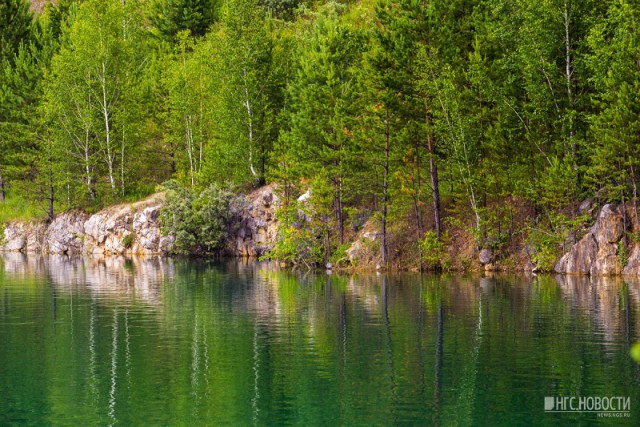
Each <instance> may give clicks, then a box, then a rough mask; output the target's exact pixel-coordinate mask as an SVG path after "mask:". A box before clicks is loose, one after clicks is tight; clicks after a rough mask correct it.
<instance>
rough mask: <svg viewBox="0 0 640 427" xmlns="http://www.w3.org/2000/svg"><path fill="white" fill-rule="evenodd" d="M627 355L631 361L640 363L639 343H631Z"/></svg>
mask: <svg viewBox="0 0 640 427" xmlns="http://www.w3.org/2000/svg"><path fill="white" fill-rule="evenodd" d="M629 354H630V356H631V358H632V359H633V360H635V361H636V362H638V363H640V342H636V343H633V345H632V346H631V349H630V350H629Z"/></svg>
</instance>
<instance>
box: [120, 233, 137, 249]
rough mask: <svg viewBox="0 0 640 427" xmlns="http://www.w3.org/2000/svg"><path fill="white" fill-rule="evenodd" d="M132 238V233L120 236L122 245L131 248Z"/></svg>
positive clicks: (133, 237) (133, 238)
mask: <svg viewBox="0 0 640 427" xmlns="http://www.w3.org/2000/svg"><path fill="white" fill-rule="evenodd" d="M134 240H135V236H134V235H133V233H131V234H127V235H126V236H124V237H123V238H122V246H124V247H125V248H126V249H131V247H132V246H133V241H134Z"/></svg>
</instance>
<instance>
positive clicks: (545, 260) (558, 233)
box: [525, 212, 589, 271]
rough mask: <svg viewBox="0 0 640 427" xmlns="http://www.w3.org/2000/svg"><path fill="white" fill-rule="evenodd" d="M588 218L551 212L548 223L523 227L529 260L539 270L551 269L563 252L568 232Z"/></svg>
mask: <svg viewBox="0 0 640 427" xmlns="http://www.w3.org/2000/svg"><path fill="white" fill-rule="evenodd" d="M588 220H589V217H588V216H578V217H575V218H568V217H567V216H565V215H563V214H557V213H554V212H551V213H550V214H549V218H548V223H546V224H537V225H530V226H528V227H527V228H526V229H525V233H526V236H525V241H526V243H527V245H529V248H530V253H529V255H530V256H531V260H532V261H533V263H534V264H535V265H536V266H537V267H538V269H540V270H541V271H552V270H553V267H554V266H555V264H556V262H557V261H558V259H559V258H560V256H561V255H562V253H563V250H566V249H567V248H563V246H562V245H563V243H564V241H565V240H566V239H567V237H568V236H569V233H570V232H572V231H573V232H575V231H576V230H578V229H579V228H580V227H582V226H584V224H585V223H586V222H587V221H588Z"/></svg>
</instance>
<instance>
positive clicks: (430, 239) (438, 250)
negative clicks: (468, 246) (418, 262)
mask: <svg viewBox="0 0 640 427" xmlns="http://www.w3.org/2000/svg"><path fill="white" fill-rule="evenodd" d="M445 239H446V236H444V237H443V238H438V235H437V234H436V232H435V231H433V230H430V231H427V232H426V233H425V235H424V238H423V239H422V241H421V242H420V250H421V251H422V260H423V261H424V262H425V267H426V268H428V269H430V270H440V269H442V270H448V269H450V268H451V259H450V258H449V253H448V252H447V247H446V245H445V243H444V240H445Z"/></svg>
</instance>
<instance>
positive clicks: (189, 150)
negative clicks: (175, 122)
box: [184, 114, 196, 187]
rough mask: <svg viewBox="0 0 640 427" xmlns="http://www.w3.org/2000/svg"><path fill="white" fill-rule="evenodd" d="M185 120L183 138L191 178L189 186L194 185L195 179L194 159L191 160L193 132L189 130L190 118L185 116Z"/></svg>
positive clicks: (187, 115)
mask: <svg viewBox="0 0 640 427" xmlns="http://www.w3.org/2000/svg"><path fill="white" fill-rule="evenodd" d="M184 120H185V125H184V127H185V138H186V139H187V156H188V157H189V175H190V176H191V186H192V187H193V186H195V185H196V177H195V167H196V166H195V159H194V158H193V131H192V130H191V116H190V115H189V114H186V115H185V117H184Z"/></svg>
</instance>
